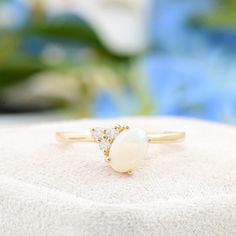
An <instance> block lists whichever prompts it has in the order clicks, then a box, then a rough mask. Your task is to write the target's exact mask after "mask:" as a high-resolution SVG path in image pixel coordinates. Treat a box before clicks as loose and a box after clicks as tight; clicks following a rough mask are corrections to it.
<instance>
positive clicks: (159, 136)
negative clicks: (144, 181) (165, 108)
mask: <svg viewBox="0 0 236 236" xmlns="http://www.w3.org/2000/svg"><path fill="white" fill-rule="evenodd" d="M56 139H57V140H58V141H60V142H96V143H98V144H99V148H100V149H101V150H102V151H103V154H104V156H105V161H106V162H107V163H108V164H109V165H110V166H111V167H112V169H114V170H115V171H117V172H122V173H128V174H132V173H133V171H134V169H136V168H137V167H138V166H139V165H140V163H141V162H142V161H143V160H144V159H145V157H146V155H147V149H148V144H149V143H150V144H163V143H176V142H181V141H183V140H184V139H185V133H184V132H153V133H150V132H148V133H147V132H145V131H144V130H142V129H139V128H129V127H128V126H126V125H123V126H121V125H119V126H115V127H112V128H100V127H97V128H92V129H91V130H90V131H89V132H87V133H82V132H57V133H56Z"/></svg>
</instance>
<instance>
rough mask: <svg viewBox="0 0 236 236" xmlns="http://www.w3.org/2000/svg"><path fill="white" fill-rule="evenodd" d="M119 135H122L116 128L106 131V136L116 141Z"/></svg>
mask: <svg viewBox="0 0 236 236" xmlns="http://www.w3.org/2000/svg"><path fill="white" fill-rule="evenodd" d="M119 133H120V132H119V130H117V129H115V128H111V129H105V134H106V136H108V137H109V138H111V139H115V138H116V137H117V136H118V134H119Z"/></svg>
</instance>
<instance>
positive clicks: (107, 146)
mask: <svg viewBox="0 0 236 236" xmlns="http://www.w3.org/2000/svg"><path fill="white" fill-rule="evenodd" d="M110 145H111V143H109V142H108V140H106V139H102V140H101V141H100V142H99V148H100V149H101V150H102V151H104V150H108V149H110Z"/></svg>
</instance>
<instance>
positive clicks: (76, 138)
mask: <svg viewBox="0 0 236 236" xmlns="http://www.w3.org/2000/svg"><path fill="white" fill-rule="evenodd" d="M147 136H148V142H149V143H152V144H158V143H159V144H162V143H163V144H164V143H176V142H182V141H184V139H185V132H168V131H165V132H150V133H149V132H148V133H147ZM56 139H57V141H60V142H67V143H74V142H97V140H96V138H94V137H92V136H91V135H90V134H86V133H83V132H57V133H56Z"/></svg>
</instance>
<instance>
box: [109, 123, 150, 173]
mask: <svg viewBox="0 0 236 236" xmlns="http://www.w3.org/2000/svg"><path fill="white" fill-rule="evenodd" d="M147 150H148V137H147V134H146V132H145V131H143V130H142V129H138V128H135V129H128V130H125V131H123V132H121V133H120V134H119V135H118V136H117V137H116V139H115V140H114V142H113V143H112V145H111V149H110V152H109V156H110V158H111V163H110V164H111V167H112V168H113V169H114V170H116V171H118V172H128V171H130V170H134V169H135V168H136V167H137V166H138V165H140V163H141V162H142V161H143V159H144V158H145V156H146V155H147Z"/></svg>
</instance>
